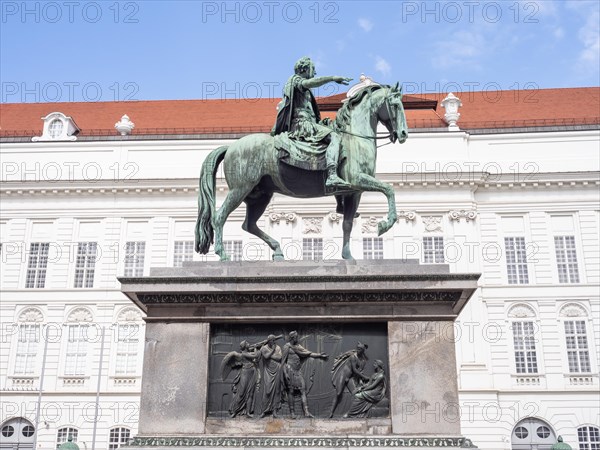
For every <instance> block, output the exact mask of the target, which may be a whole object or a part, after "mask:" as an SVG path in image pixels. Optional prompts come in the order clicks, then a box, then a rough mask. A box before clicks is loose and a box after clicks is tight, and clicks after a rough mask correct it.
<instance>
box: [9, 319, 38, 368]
mask: <svg viewBox="0 0 600 450" xmlns="http://www.w3.org/2000/svg"><path fill="white" fill-rule="evenodd" d="M39 337H40V326H39V325H37V324H21V325H19V337H18V340H17V355H16V359H15V375H33V374H34V371H35V363H36V359H37V351H38V343H39V341H40V338H39Z"/></svg>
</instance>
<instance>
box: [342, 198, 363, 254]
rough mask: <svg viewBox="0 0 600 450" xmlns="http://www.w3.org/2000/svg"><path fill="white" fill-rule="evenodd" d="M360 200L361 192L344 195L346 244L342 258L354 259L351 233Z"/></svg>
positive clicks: (343, 228)
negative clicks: (351, 247)
mask: <svg viewBox="0 0 600 450" xmlns="http://www.w3.org/2000/svg"><path fill="white" fill-rule="evenodd" d="M359 202H360V194H352V195H347V196H344V201H343V204H344V220H343V222H342V230H343V232H344V244H343V247H342V258H343V259H349V260H353V259H354V258H353V257H352V252H351V250H350V235H351V234H352V225H353V223H354V216H355V214H356V210H357V209H358V204H359Z"/></svg>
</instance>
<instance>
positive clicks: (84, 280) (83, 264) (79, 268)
mask: <svg viewBox="0 0 600 450" xmlns="http://www.w3.org/2000/svg"><path fill="white" fill-rule="evenodd" d="M96 250H97V244H96V242H80V243H79V244H78V245H77V259H76V260H75V283H74V285H73V287H76V288H91V287H94V272H95V271H96Z"/></svg>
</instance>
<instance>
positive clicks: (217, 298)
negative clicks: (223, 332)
mask: <svg viewBox="0 0 600 450" xmlns="http://www.w3.org/2000/svg"><path fill="white" fill-rule="evenodd" d="M409 278H410V277H403V280H406V281H409ZM417 278H418V277H417ZM361 279H362V277H360V276H356V277H355V281H361ZM334 280H335V278H332V279H330V280H328V279H326V278H324V279H323V283H326V282H328V281H334ZM366 280H367V279H365V281H366ZM241 281H242V280H240V282H241ZM273 281H274V282H279V281H280V280H277V279H275V280H273ZM298 281H300V280H298ZM460 295H461V293H460V292H455V291H415V292H410V291H403V292H386V293H384V294H382V295H377V294H370V293H365V292H339V293H305V292H278V293H269V292H265V293H260V294H204V293H188V294H139V295H138V298H139V300H140V302H142V303H143V304H145V305H152V304H161V303H192V304H193V303H199V304H223V303H232V304H240V303H258V304H260V303H327V302H344V303H345V302H351V303H355V302H356V303H363V302H365V303H377V302H450V303H454V302H456V301H458V300H459V299H460Z"/></svg>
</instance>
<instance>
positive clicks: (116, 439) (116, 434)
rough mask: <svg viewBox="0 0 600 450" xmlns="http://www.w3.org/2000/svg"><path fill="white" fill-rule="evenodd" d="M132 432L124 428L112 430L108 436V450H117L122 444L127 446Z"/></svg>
mask: <svg viewBox="0 0 600 450" xmlns="http://www.w3.org/2000/svg"><path fill="white" fill-rule="evenodd" d="M130 433H131V431H130V430H129V429H127V428H124V427H117V428H112V429H111V430H110V434H109V435H108V450H116V449H117V448H119V446H120V445H121V444H126V443H127V441H128V440H129V436H130Z"/></svg>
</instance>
